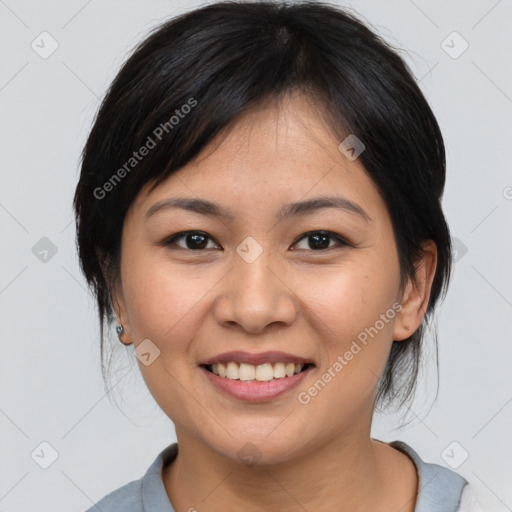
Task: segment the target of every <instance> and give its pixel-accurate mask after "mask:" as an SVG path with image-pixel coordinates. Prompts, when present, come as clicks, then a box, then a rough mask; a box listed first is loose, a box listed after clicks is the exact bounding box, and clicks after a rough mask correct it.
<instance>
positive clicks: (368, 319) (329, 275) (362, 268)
mask: <svg viewBox="0 0 512 512" xmlns="http://www.w3.org/2000/svg"><path fill="white" fill-rule="evenodd" d="M384 267H385V268H384ZM397 271H398V269H395V267H394V266H387V265H382V263H381V264H379V262H378V261H377V260H374V259H372V258H366V261H365V262H363V258H357V259H356V257H354V259H353V260H351V261H349V260H347V261H345V262H344V264H343V265H342V266H340V267H338V268H337V269H336V268H334V269H333V268H330V269H329V270H328V271H325V272H321V273H320V272H317V273H315V274H314V275H313V274H309V275H308V273H303V274H301V278H300V280H298V284H297V288H296V290H297V295H298V296H299V297H301V299H302V301H303V302H304V304H305V305H306V306H307V307H308V308H309V309H310V310H311V311H312V312H313V313H314V314H315V315H314V316H316V317H317V318H319V319H321V320H322V323H323V327H324V328H325V334H326V336H327V338H330V339H332V338H333V337H338V338H339V339H340V340H346V339H348V338H351V337H353V336H356V335H357V334H358V332H360V331H361V330H362V329H364V328H365V327H369V326H370V325H373V324H374V323H375V322H376V321H377V320H378V319H379V317H380V315H381V314H384V313H386V311H387V310H388V309H389V308H391V306H392V304H393V303H394V301H395V299H396V293H397V289H398V273H397ZM306 311H307V310H306ZM386 325H388V324H386Z"/></svg>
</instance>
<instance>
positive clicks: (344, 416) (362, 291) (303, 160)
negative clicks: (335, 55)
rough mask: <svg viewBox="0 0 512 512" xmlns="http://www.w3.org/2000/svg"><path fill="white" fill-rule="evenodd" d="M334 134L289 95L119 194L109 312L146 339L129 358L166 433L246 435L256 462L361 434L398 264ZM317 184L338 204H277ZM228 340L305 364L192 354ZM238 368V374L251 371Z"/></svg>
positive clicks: (392, 310)
mask: <svg viewBox="0 0 512 512" xmlns="http://www.w3.org/2000/svg"><path fill="white" fill-rule="evenodd" d="M340 142H341V141H339V140H337V139H336V138H335V137H334V136H333V135H332V134H331V133H330V132H329V130H328V129H327V128H326V126H325V125H324V123H323V121H322V120H321V118H320V117H319V115H318V111H317V110H315V107H314V106H313V105H311V104H308V102H307V101H306V100H305V99H304V98H301V97H298V96H295V97H289V98H288V99H287V100H286V101H284V103H283V104H282V105H281V106H280V108H279V109H278V108H276V107H275V106H273V107H268V108H265V109H261V110H253V111H251V112H248V113H246V114H245V115H244V116H243V117H242V118H241V119H240V120H239V121H238V123H237V124H236V125H235V127H234V128H233V130H232V131H231V132H230V133H229V134H228V135H227V136H225V137H223V138H222V139H219V140H217V141H215V144H212V146H211V147H210V148H208V150H206V151H204V153H203V154H202V155H200V157H199V158H197V159H196V160H195V161H194V162H192V163H190V164H189V165H187V166H186V167H184V168H182V169H180V170H179V171H178V172H176V173H175V174H174V175H172V176H171V177H170V178H169V179H167V180H166V181H165V182H163V183H162V184H161V185H159V186H158V187H157V188H155V189H154V190H153V191H151V192H149V189H148V187H146V188H145V189H143V190H142V191H141V193H140V194H139V196H138V197H137V199H136V200H135V201H134V203H133V204H132V206H131V208H130V210H129V212H128V214H127V217H126V219H125V225H124V229H123V235H122V248H121V255H122V256H121V281H120V285H119V287H118V292H117V293H116V298H117V300H118V303H119V308H120V309H119V311H118V313H119V316H120V320H121V322H122V323H123V325H124V326H125V331H126V339H127V340H129V341H130V342H133V343H134V346H135V350H136V351H137V350H139V352H140V351H142V352H149V354H150V355H149V356H146V359H147V360H146V361H145V363H148V362H149V364H143V362H141V361H139V366H140V370H141V372H142V375H143V378H144V380H145V382H146V384H147V386H148V388H149V390H150V392H151V394H152V395H153V397H154V398H155V400H156V402H157V403H158V404H159V406H160V407H161V408H162V410H163V411H164V412H165V413H166V414H167V415H168V416H169V418H170V419H171V420H172V421H173V422H174V424H175V426H176V431H177V434H178V439H179V436H180V433H181V434H182V435H187V436H190V437H191V438H194V439H195V440H197V441H199V442H200V443H201V444H202V445H203V446H205V447H209V448H211V449H212V450H214V451H215V452H217V453H218V454H223V455H225V456H226V457H228V458H231V459H233V460H240V456H241V454H243V453H244V452H243V451H244V450H247V449H248V448H247V446H248V445H247V443H251V444H252V445H254V446H256V447H257V451H258V457H259V458H260V459H261V462H262V463H263V462H267V463H277V462H285V461H287V460H291V459H292V458H293V457H296V456H298V455H300V454H303V453H306V452H307V451H309V450H313V449H315V448H317V447H318V446H320V445H325V444H326V443H329V442H334V441H335V440H336V439H339V438H340V437H343V436H345V437H346V436H353V435H358V436H360V435H361V433H364V434H365V435H367V436H368V435H369V430H370V423H371V415H372V410H373V404H374V398H375V391H376V388H377V384H378V379H379V377H380V375H381V374H382V372H383V370H384V366H385V363H386V360H387V357H388V354H389V351H390V348H391V344H392V341H393V338H395V339H400V336H402V338H404V337H406V336H408V335H409V334H410V333H407V334H403V330H402V331H400V329H402V327H401V323H400V322H399V317H400V314H399V312H398V310H399V309H400V303H401V301H402V299H403V297H402V294H401V293H400V288H399V284H400V273H399V270H400V269H399V263H398V255H397V250H396V246H395V239H394V235H393V229H392V224H391V221H390V218H389V214H388V212H387V209H386V206H385V203H384V201H383V199H382V198H381V197H380V195H379V193H378V192H377V190H376V188H375V186H374V184H373V182H372V181H371V179H370V178H369V177H368V175H367V173H366V171H365V169H364V167H363V166H362V164H361V163H360V161H359V159H356V160H354V161H350V160H349V159H348V158H347V157H346V156H345V155H344V154H343V153H341V152H340V151H339V149H338V145H339V143H340ZM321 197H329V198H333V199H337V200H338V201H339V205H338V206H337V207H334V206H328V207H326V206H324V207H317V208H314V206H315V205H314V204H313V203H310V208H307V207H304V208H297V207H296V208H292V207H289V206H288V207H287V205H290V204H294V203H302V202H307V201H311V200H313V199H317V198H321ZM177 198H187V199H201V200H204V201H208V202H210V203H213V204H214V205H216V206H217V208H218V209H219V210H220V211H221V212H224V213H226V214H227V215H226V216H217V215H214V214H213V210H212V209H209V210H205V209H204V208H203V210H202V212H201V211H197V209H196V211H193V210H192V209H189V208H187V207H185V206H184V203H182V206H181V207H180V206H176V205H174V206H172V205H171V204H170V203H165V201H166V200H169V199H177ZM189 206H190V205H189ZM311 206H313V207H311ZM317 206H318V205H317ZM285 212H287V213H288V214H287V215H283V213H285ZM420 321H421V319H420ZM413 327H414V325H413ZM365 334H366V336H365ZM365 338H366V339H365ZM143 340H146V341H143ZM147 340H150V341H147ZM363 340H365V341H366V343H364V342H363ZM141 343H145V344H146V345H140V344H141ZM139 346H140V347H139ZM138 347H139V349H138ZM357 347H359V350H358V348H357ZM231 351H243V352H246V353H249V354H261V353H263V352H275V351H280V352H283V353H286V354H288V355H289V357H290V360H291V361H293V360H294V359H296V360H299V359H301V360H305V361H308V362H310V363H313V364H314V366H313V367H309V369H308V370H307V371H304V372H301V373H299V374H297V375H296V376H294V377H288V376H287V377H281V378H275V379H274V380H273V381H272V382H260V381H258V382H254V381H252V382H249V381H245V380H238V381H233V380H231V379H228V377H220V376H214V375H213V374H212V373H211V372H209V371H208V370H207V369H205V368H203V367H201V366H200V365H201V364H202V363H204V362H206V361H208V360H210V359H212V358H214V357H215V356H217V355H219V354H223V353H225V352H231ZM350 354H352V356H350ZM264 357H266V356H264ZM285 357H286V356H284V355H282V354H281V355H278V356H277V357H275V358H274V359H271V355H268V358H269V360H270V361H272V362H280V361H282V360H284V359H285ZM229 360H231V361H234V362H237V357H236V356H230V357H228V360H226V361H225V362H226V363H227V362H228V361H229ZM283 362H286V361H283ZM259 363H261V364H263V363H262V361H259ZM231 366H232V365H231ZM252 368H253V366H251V367H250V368H248V367H244V372H245V371H248V372H249V373H248V374H245V373H244V375H245V376H246V375H249V376H251V375H252V377H251V378H254V376H255V375H256V374H251V372H252V371H254V370H252ZM265 368H266V369H268V367H267V366H265V367H264V369H265ZM284 368H285V370H286V366H285V367H284ZM288 368H290V367H288ZM305 368H307V367H305ZM218 371H219V370H218ZM259 371H260V373H259V375H260V377H261V376H262V375H265V371H262V370H261V369H260V370H259ZM280 371H282V368H281V370H280ZM294 371H295V370H294ZM297 371H298V370H297ZM256 372H258V370H256ZM231 375H233V374H231ZM329 376H330V378H329ZM266 378H268V375H267V377H265V376H264V377H263V379H266ZM221 379H222V380H223V381H224V383H225V381H226V380H227V379H228V380H230V383H229V386H231V387H229V386H228V387H229V389H231V390H232V391H231V392H228V391H226V390H225V389H221V388H220V387H219V386H218V385H217V383H218V382H219V381H220V380H221ZM287 379H290V381H292V380H293V383H292V384H289V383H288V382H289V381H287ZM319 380H320V381H321V383H320V384H318V382H319ZM233 382H235V385H233V386H232V384H233ZM315 383H316V387H315ZM237 386H238V387H237ZM279 386H280V387H279ZM278 387H279V390H281V393H280V394H275V391H276V389H277V388H278ZM233 390H235V391H233ZM237 390H238V391H237ZM258 390H259V391H258ZM315 390H316V392H315ZM236 392H238V393H239V395H237V396H235V395H233V394H232V393H236ZM258 392H260V395H259V399H258V398H255V395H256V394H257V393H258ZM265 393H267V394H265ZM242 395H243V396H242Z"/></svg>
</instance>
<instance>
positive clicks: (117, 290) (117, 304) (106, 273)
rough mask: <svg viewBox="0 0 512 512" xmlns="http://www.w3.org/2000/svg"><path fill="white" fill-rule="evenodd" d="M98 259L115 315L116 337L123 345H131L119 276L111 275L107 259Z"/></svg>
mask: <svg viewBox="0 0 512 512" xmlns="http://www.w3.org/2000/svg"><path fill="white" fill-rule="evenodd" d="M100 261H102V263H101V269H102V273H103V277H104V279H105V282H106V283H107V287H108V293H109V297H110V303H111V305H112V309H113V310H114V313H115V316H116V334H117V337H118V338H119V341H120V342H121V343H123V344H124V345H131V344H132V343H133V341H132V336H131V332H130V323H129V322H128V315H127V312H126V304H125V301H124V294H123V290H122V284H121V276H120V275H119V274H118V275H117V276H115V277H112V274H111V271H110V270H109V268H108V260H107V259H103V260H100Z"/></svg>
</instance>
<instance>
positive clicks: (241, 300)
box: [214, 251, 298, 334]
mask: <svg viewBox="0 0 512 512" xmlns="http://www.w3.org/2000/svg"><path fill="white" fill-rule="evenodd" d="M265 252H266V251H264V252H263V253H262V254H261V255H260V256H259V257H258V258H257V259H256V260H255V261H253V262H251V263H248V262H246V261H245V260H244V259H243V258H241V257H238V256H236V257H235V259H234V260H235V261H234V264H233V267H232V268H231V270H230V271H229V272H228V275H227V276H226V277H225V278H224V279H223V280H222V281H221V283H219V285H220V286H219V287H218V288H217V290H218V297H217V298H216V300H215V306H214V315H215V318H216V320H217V322H218V323H219V324H220V325H223V326H224V327H226V326H231V327H234V326H239V327H240V328H241V329H243V330H245V331H246V332H249V333H252V334H258V333H261V332H264V331H266V330H268V328H269V327H270V326H274V327H275V326H277V325H278V324H282V325H291V324H292V323H293V321H294V320H295V318H296V315H297V304H298V301H297V300H296V297H295V295H294V293H293V290H292V283H291V282H289V281H290V277H289V275H285V272H284V270H283V268H282V265H276V264H275V262H274V263H273V262H272V261H271V259H272V258H271V256H270V257H267V256H266V254H265ZM287 281H288V282H287Z"/></svg>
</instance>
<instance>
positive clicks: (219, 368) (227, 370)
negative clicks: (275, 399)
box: [200, 361, 315, 382]
mask: <svg viewBox="0 0 512 512" xmlns="http://www.w3.org/2000/svg"><path fill="white" fill-rule="evenodd" d="M200 366H201V367H203V368H205V369H206V370H208V371H209V372H210V373H213V374H214V375H217V376H218V377H223V378H226V379H229V380H240V381H258V382H269V381H275V380H279V379H286V378H289V377H293V376H294V375H298V374H299V373H302V372H304V371H306V370H309V369H310V368H314V367H315V365H314V364H313V363H305V364H295V363H279V362H277V363H264V364H260V365H252V364H247V363H241V364H238V363H235V362H234V361H230V362H228V363H218V364H202V365H200Z"/></svg>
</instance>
